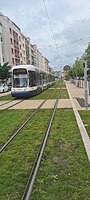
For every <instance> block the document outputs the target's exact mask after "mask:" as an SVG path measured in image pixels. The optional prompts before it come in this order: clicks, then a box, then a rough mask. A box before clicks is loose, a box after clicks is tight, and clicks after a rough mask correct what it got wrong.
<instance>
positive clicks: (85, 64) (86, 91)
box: [83, 61, 88, 110]
mask: <svg viewBox="0 0 90 200" xmlns="http://www.w3.org/2000/svg"><path fill="white" fill-rule="evenodd" d="M83 65H84V92H85V109H86V110H87V109H88V89H87V62H86V61H85V62H84V63H83Z"/></svg>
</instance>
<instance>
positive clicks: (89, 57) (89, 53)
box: [84, 43, 90, 74]
mask: <svg viewBox="0 0 90 200" xmlns="http://www.w3.org/2000/svg"><path fill="white" fill-rule="evenodd" d="M84 59H85V60H87V67H88V68H89V69H88V71H87V74H90V43H89V44H88V47H87V49H86V50H85V56H84Z"/></svg>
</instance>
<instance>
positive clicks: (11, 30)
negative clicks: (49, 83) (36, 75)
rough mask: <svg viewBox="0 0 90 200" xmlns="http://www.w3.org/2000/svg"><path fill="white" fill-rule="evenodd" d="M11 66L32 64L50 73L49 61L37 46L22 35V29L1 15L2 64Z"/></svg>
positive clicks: (0, 48) (0, 58) (0, 56)
mask: <svg viewBox="0 0 90 200" xmlns="http://www.w3.org/2000/svg"><path fill="white" fill-rule="evenodd" d="M6 62H8V63H9V65H10V66H13V65H19V64H21V65H22V64H32V65H34V66H36V67H38V68H40V69H42V70H45V71H49V66H48V63H49V61H48V60H47V59H46V58H45V57H44V56H42V53H40V52H39V51H38V48H37V45H36V44H31V41H30V38H29V37H26V36H24V35H23V34H22V32H21V29H20V28H19V27H18V26H17V25H16V24H15V23H14V22H13V21H11V20H10V19H9V18H8V17H7V16H4V15H3V14H2V13H0V64H1V65H3V64H4V63H6Z"/></svg>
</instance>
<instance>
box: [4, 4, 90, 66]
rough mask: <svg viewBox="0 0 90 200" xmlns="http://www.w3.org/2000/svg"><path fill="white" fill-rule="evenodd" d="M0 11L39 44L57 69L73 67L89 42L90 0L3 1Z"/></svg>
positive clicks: (33, 42) (33, 41) (32, 40)
mask: <svg viewBox="0 0 90 200" xmlns="http://www.w3.org/2000/svg"><path fill="white" fill-rule="evenodd" d="M0 12H2V13H3V14H4V15H6V16H8V17H9V18H10V19H11V20H12V21H14V22H15V23H16V24H17V25H18V26H19V27H20V29H21V31H22V33H23V34H24V35H25V36H27V37H30V38H31V43H32V44H37V48H38V50H39V51H40V52H41V53H42V54H43V55H44V56H45V57H46V58H47V59H48V60H49V64H50V66H52V67H53V69H54V70H60V69H61V68H63V67H64V66H65V65H66V64H69V65H70V66H71V65H72V64H73V63H74V62H75V59H76V58H77V57H81V56H82V55H83V53H84V52H85V49H86V48H87V47H88V42H90V0H62V1H61V0H51V1H50V0H15V1H12V0H0Z"/></svg>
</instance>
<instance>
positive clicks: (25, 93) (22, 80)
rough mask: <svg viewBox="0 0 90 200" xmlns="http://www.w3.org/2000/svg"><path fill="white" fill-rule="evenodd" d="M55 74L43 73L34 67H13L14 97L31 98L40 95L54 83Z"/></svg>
mask: <svg viewBox="0 0 90 200" xmlns="http://www.w3.org/2000/svg"><path fill="white" fill-rule="evenodd" d="M54 80H55V77H54V75H53V74H51V73H48V72H46V71H42V70H40V69H39V68H37V67H35V66H33V65H17V66H14V67H12V88H11V95H12V96H13V97H29V96H33V95H36V94H39V93H40V92H42V91H43V90H44V89H47V88H48V87H49V86H50V85H51V84H53V83H54Z"/></svg>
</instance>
